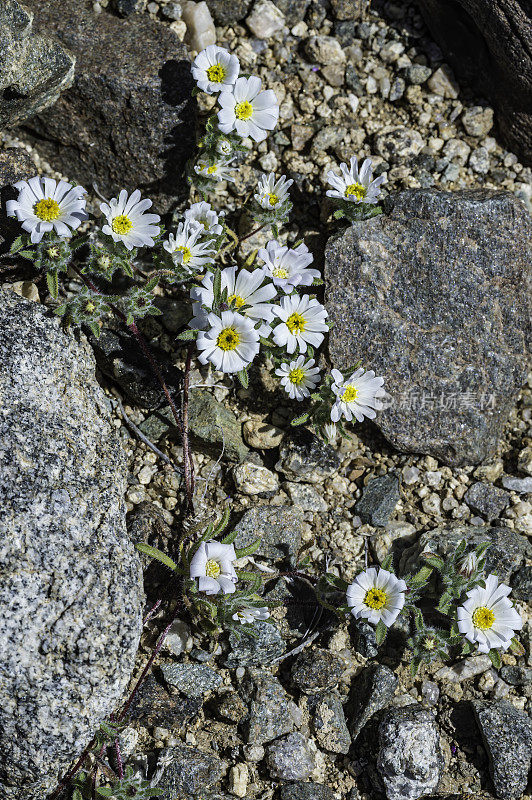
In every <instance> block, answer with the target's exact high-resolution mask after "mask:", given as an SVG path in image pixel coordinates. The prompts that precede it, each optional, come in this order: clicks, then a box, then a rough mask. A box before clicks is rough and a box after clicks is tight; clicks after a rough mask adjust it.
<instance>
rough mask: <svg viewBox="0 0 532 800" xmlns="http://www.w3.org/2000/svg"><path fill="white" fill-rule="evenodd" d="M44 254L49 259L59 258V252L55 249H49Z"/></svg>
mask: <svg viewBox="0 0 532 800" xmlns="http://www.w3.org/2000/svg"><path fill="white" fill-rule="evenodd" d="M46 252H47V254H48V256H49V257H50V258H59V250H58V249H57V247H49V248H48V250H47V251H46Z"/></svg>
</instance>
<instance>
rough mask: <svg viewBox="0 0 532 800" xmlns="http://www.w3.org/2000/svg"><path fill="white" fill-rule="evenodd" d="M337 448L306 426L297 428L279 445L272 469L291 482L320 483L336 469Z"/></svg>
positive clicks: (337, 461)
mask: <svg viewBox="0 0 532 800" xmlns="http://www.w3.org/2000/svg"><path fill="white" fill-rule="evenodd" d="M339 466H340V457H339V455H338V453H337V452H336V450H335V449H334V448H333V447H331V446H330V445H329V444H326V442H324V441H322V440H321V439H318V437H317V436H315V435H314V434H313V433H311V432H310V431H308V430H307V429H306V428H302V427H301V428H296V429H295V430H294V431H293V433H292V434H291V436H290V437H287V438H286V439H285V440H284V441H283V443H282V444H281V448H280V452H279V461H278V462H277V464H276V465H275V469H276V470H278V471H280V472H282V473H283V474H284V475H285V476H286V478H287V479H288V480H290V481H295V482H296V483H297V482H299V481H303V482H305V483H322V481H323V480H324V479H325V478H329V477H330V476H331V475H334V473H335V472H336V471H337V470H338V468H339Z"/></svg>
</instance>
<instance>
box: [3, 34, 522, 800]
mask: <svg viewBox="0 0 532 800" xmlns="http://www.w3.org/2000/svg"><path fill="white" fill-rule="evenodd" d="M239 73H240V65H239V63H238V59H237V58H236V57H235V56H234V55H232V54H231V53H229V52H228V51H227V50H225V49H224V48H221V47H218V46H215V45H212V46H210V47H208V48H206V50H204V51H203V52H202V53H200V54H199V55H198V56H197V57H196V59H195V61H194V64H193V66H192V74H193V76H194V78H195V80H196V82H197V86H198V89H200V90H202V91H205V92H206V93H208V94H210V95H217V102H218V105H219V108H218V109H217V110H214V112H213V113H212V114H211V116H210V117H209V119H208V120H207V122H206V124H205V131H204V134H203V135H202V137H201V138H200V141H199V143H198V145H199V148H198V156H197V157H196V159H195V160H193V161H192V162H191V164H190V165H189V169H188V177H189V181H190V183H191V185H192V186H193V189H194V191H196V192H197V195H196V198H194V199H195V200H196V202H193V203H192V204H191V205H190V207H189V208H188V209H186V210H185V211H184V213H183V214H182V215H180V216H177V219H176V218H175V217H174V219H176V221H175V223H174V227H173V229H172V230H170V231H168V232H166V231H165V230H164V229H163V225H162V222H161V219H160V217H159V215H157V214H154V213H150V212H149V209H150V208H151V205H152V203H151V200H150V199H148V198H142V196H141V193H140V191H139V190H135V191H133V192H132V193H128V192H127V191H126V190H125V189H123V190H121V191H120V192H119V194H118V196H117V197H115V198H113V199H112V200H110V201H109V202H103V203H102V204H101V205H100V211H101V217H100V218H99V219H98V220H97V221H96V225H95V226H94V227H93V229H92V230H90V231H89V232H88V233H84V234H82V235H73V234H74V231H76V230H77V229H78V228H79V226H80V225H81V224H82V222H85V221H86V219H87V213H86V211H85V199H84V195H85V190H84V189H83V188H82V187H78V186H73V185H71V184H67V183H66V182H62V181H61V182H59V183H56V182H55V181H52V180H51V179H48V178H40V177H35V178H32V179H30V180H29V181H27V182H21V183H19V184H17V185H16V188H17V189H18V190H19V196H18V198H17V200H15V201H10V203H9V204H8V207H7V210H8V213H9V214H10V215H11V216H16V217H17V218H18V219H19V221H20V222H21V224H22V229H23V231H24V233H23V234H22V235H21V236H20V237H19V239H18V240H17V242H15V244H14V246H13V248H12V254H13V255H17V254H19V255H21V256H22V257H24V258H27V259H31V260H32V261H33V263H34V264H35V266H36V267H37V269H39V270H40V271H41V272H44V273H45V274H46V279H47V285H48V287H49V290H50V294H51V296H52V299H53V300H54V301H55V300H57V301H58V302H59V304H58V305H57V307H56V309H55V310H56V313H58V314H59V315H60V316H62V317H63V319H64V321H65V324H66V325H78V326H86V327H88V328H89V329H90V330H91V331H92V333H93V334H94V335H95V336H98V335H99V332H100V328H101V325H102V320H104V319H105V317H106V316H107V315H110V314H114V315H115V316H116V317H117V318H118V319H119V320H121V321H122V322H123V323H124V324H125V325H126V326H127V328H128V330H129V332H130V333H131V334H132V335H133V336H134V337H135V338H136V341H138V342H139V345H140V348H141V349H142V352H143V355H144V356H145V357H146V358H147V359H148V361H149V363H150V365H151V366H152V370H153V372H154V375H155V376H156V378H157V380H158V381H159V383H160V385H161V387H162V389H163V391H164V392H165V396H166V398H167V400H168V402H169V404H170V407H171V410H172V413H173V416H174V419H175V423H176V426H177V429H178V430H179V432H180V435H181V438H182V442H183V481H184V486H185V497H186V506H185V507H186V512H187V516H186V519H187V521H189V522H190V525H189V526H187V527H185V526H184V527H183V530H182V531H181V532H180V538H179V542H178V544H179V546H178V548H177V550H176V552H177V554H178V555H177V556H176V560H175V561H174V560H173V559H172V558H171V557H170V556H169V555H167V554H165V553H162V552H161V551H158V550H157V549H156V548H153V547H151V546H149V545H146V544H142V543H139V544H138V545H137V547H138V549H139V550H140V551H141V552H143V553H145V554H147V555H149V556H151V557H152V558H155V559H158V560H159V561H160V562H161V563H163V564H164V565H165V567H166V568H168V569H169V570H170V571H171V572H173V573H175V576H176V577H177V578H178V581H179V583H178V586H179V589H178V591H179V598H178V599H179V601H180V603H181V604H182V605H180V603H178V604H177V608H178V609H179V608H181V607H182V606H184V607H185V608H186V609H187V611H188V613H189V614H190V616H191V619H192V621H193V623H194V624H195V625H197V627H198V629H200V630H201V631H203V632H205V633H207V634H208V635H212V636H213V637H217V636H218V635H219V634H220V632H222V631H225V630H231V631H232V632H233V633H234V635H235V636H238V635H241V631H246V630H248V631H252V630H253V627H254V626H257V625H258V624H260V625H262V624H271V622H270V609H271V608H272V607H273V605H275V604H274V603H273V601H272V602H266V600H265V598H264V596H263V587H264V577H263V574H262V573H261V572H260V571H259V570H257V569H253V570H250V571H248V570H247V568H246V569H243V568H242V567H241V566H240V559H244V558H246V557H249V556H251V555H253V553H254V552H256V550H257V548H258V546H259V544H260V541H259V540H257V541H256V542H254V543H252V544H251V545H249V546H248V547H245V548H238V547H237V546H236V545H235V539H236V530H233V531H232V532H231V533H229V534H227V535H224V532H225V529H226V528H227V525H228V523H229V515H230V509H229V508H227V509H225V511H224V514H223V516H222V519H221V521H219V522H218V523H216V524H214V523H209V524H208V525H205V524H204V522H203V520H202V519H201V516H200V521H199V522H197V517H195V516H194V513H193V512H194V502H195V499H196V497H195V494H194V487H195V482H194V463H193V460H192V458H191V455H190V442H189V438H188V428H187V423H186V420H187V415H188V405H187V404H188V388H189V387H188V379H189V377H190V371H191V366H192V364H193V360H194V357H196V359H197V362H198V363H199V365H201V367H202V368H205V371H206V372H209V371H211V370H215V371H216V372H218V373H221V376H220V375H218V376H217V380H220V381H224V380H225V381H226V382H227V383H229V384H231V383H232V385H234V386H237V385H238V384H237V383H236V381H239V382H240V383H241V384H242V385H243V386H244V387H247V386H249V385H250V381H255V380H256V377H255V374H254V372H253V369H250V368H252V366H253V365H255V364H257V363H258V361H259V359H260V358H261V357H264V359H265V363H266V364H267V365H268V368H269V369H270V370H271V372H272V373H273V375H275V377H276V378H277V379H278V387H279V390H280V391H281V392H282V393H283V394H282V395H281V396H282V397H283V398H284V400H285V401H286V402H287V401H288V400H290V401H293V403H294V404H296V403H298V404H301V405H302V407H303V411H302V412H301V413H299V415H298V416H297V417H296V419H295V420H293V423H292V424H296V425H299V424H305V423H308V424H309V425H312V426H313V427H314V430H315V431H316V432H317V433H318V434H319V435H321V436H322V437H323V438H325V439H326V440H328V441H331V442H332V443H335V442H336V440H337V438H338V437H339V436H343V435H345V434H346V429H345V427H344V426H345V425H346V424H348V423H351V422H353V420H356V421H357V422H361V421H362V420H363V419H365V418H368V419H374V418H375V417H376V414H377V413H378V412H379V411H380V410H381V409H382V408H383V401H384V397H385V391H384V378H383V377H381V376H377V375H376V374H375V372H374V370H372V369H370V368H368V369H366V367H365V366H363V365H361V364H354V365H351V366H347V367H345V368H344V369H343V370H342V371H340V370H338V369H333V370H332V371H330V370H329V369H328V368H327V360H326V357H325V356H324V354H323V353H321V352H320V348H321V347H322V345H323V344H324V343H325V342H326V336H327V334H328V331H329V325H328V314H327V310H326V308H325V306H324V305H323V303H322V302H320V296H319V294H318V292H319V291H320V289H319V286H320V284H321V283H322V281H321V279H320V272H319V270H317V269H315V268H312V267H311V266H310V265H311V264H312V263H313V256H312V254H311V253H310V252H309V250H308V248H307V246H306V245H305V243H304V242H302V241H300V242H297V241H294V242H292V240H291V239H290V236H289V235H288V234H287V233H286V232H281V230H280V229H281V228H282V226H283V225H284V224H285V223H286V221H287V220H288V217H289V214H290V212H291V209H292V203H291V200H290V188H291V186H292V184H293V181H292V179H289V178H287V177H286V176H276V175H275V174H274V173H270V174H268V175H264V176H262V177H261V178H260V180H259V181H258V185H257V186H256V190H255V191H253V192H252V193H251V195H252V196H251V197H250V201H249V206H247V207H246V209H245V211H246V214H247V222H249V219H251V220H252V221H253V222H254V224H256V225H258V228H257V229H256V231H255V230H252V231H251V233H250V234H246V236H243V237H242V238H240V237H239V236H238V234H237V233H235V232H234V231H232V230H231V229H230V228H229V227H228V218H229V219H230V215H224V214H223V213H218V211H217V210H216V208H217V205H216V198H215V197H214V198H213V199H212V202H209V201H208V200H207V194H208V193H209V192H216V190H217V189H219V188H220V184H222V183H223V182H224V181H229V182H231V181H234V180H235V171H236V169H237V166H236V163H237V156H238V154H239V153H242V152H245V150H246V145H245V143H244V141H243V140H244V139H246V138H247V137H249V138H251V139H252V140H254V141H255V142H262V141H264V140H265V139H266V138H267V136H268V134H269V132H270V131H272V130H274V128H275V126H276V124H277V121H278V118H279V107H278V103H277V99H276V97H275V94H274V93H273V92H272V91H271V90H269V89H267V88H263V87H262V82H261V80H260V79H259V78H258V77H257V76H250V77H245V76H240V74H239ZM340 173H341V174H340V176H339V175H337V174H336V173H334V172H331V173H329V175H328V179H329V183H330V185H331V186H332V189H331V190H329V191H327V195H328V196H329V198H330V200H331V201H332V202H333V203H336V204H337V205H338V208H337V211H336V212H335V214H334V216H335V217H336V218H337V219H339V218H341V217H347V218H348V219H350V220H352V221H353V222H356V221H357V220H358V221H361V220H364V219H366V218H368V217H369V216H371V215H372V214H374V213H380V208H379V206H378V198H379V195H380V191H381V189H380V187H381V184H382V183H383V180H384V179H383V176H380V177H378V178H377V179H373V172H372V164H371V161H370V160H369V159H366V160H365V161H364V163H363V164H362V166H361V167H360V169H359V167H358V161H357V159H356V157H354V156H353V158H351V161H350V166H349V167H348V166H347V164H342V165H341V167H340ZM198 197H201V199H197V198H198ZM236 229H237V230H240V228H239V227H238V226H237V228H236ZM260 230H263V231H264V232H265V233H267V236H266V242H265V245H264V247H260V248H258V252H257V251H256V250H253V251H252V252H251V254H250V255H249V256H248V257H247V258H246V259H245V260H244V258H243V256H241V254H240V253H241V251H240V250H239V247H240V243H241V242H242V241H243V240H244V239H245V238H246V237H249V236H251V235H252V234H253V233H256V232H257V231H260ZM69 268H71V269H72V270H73V273H74V275H75V276H76V277H77V279H78V280H79V281H80V282H81V284H82V288H81V290H80V291H78V293H77V294H75V295H74V296H72V295H67V294H65V293H64V292H63V296H62V297H61V299H60V300H59V293H60V284H59V279H58V278H59V275H60V274H64V273H66V272H67V270H68V269H69ZM146 272H147V273H148V274H147V276H146V274H145V273H146ZM116 273H121V274H122V275H123V276H125V277H126V278H127V280H128V286H127V289H126V290H125V291H123V292H122V293H121V294H117V293H116V291H117V290H116V289H115V283H114V282H113V279H114V277H115V275H116ZM139 276H140V277H139ZM162 280H164V281H165V282H166V283H168V284H169V285H170V286H171V287H172V291H174V290H175V291H176V293H178V296H179V297H180V298H182V299H183V300H185V301H188V303H189V306H190V310H191V317H192V318H191V319H190V322H184V323H183V326H182V327H183V330H182V331H181V332H180V333H179V334H178V336H177V341H178V342H180V341H181V342H182V343H183V344H186V347H187V354H186V359H185V378H184V381H183V389H182V391H181V396H182V400H181V407H180V408H178V407H177V405H176V404H175V401H174V400H173V399H172V397H171V394H170V391H169V389H168V387H167V386H166V383H165V382H164V377H163V375H162V372H161V370H160V368H159V367H158V365H157V363H156V360H155V358H154V356H153V354H151V352H150V349H149V346H148V344H147V343H146V342H145V341H144V340H143V338H142V337H141V334H140V331H139V329H138V326H137V322H138V321H139V320H141V319H142V318H144V317H146V316H150V315H160V314H161V310H160V308H159V307H158V306H157V304H156V302H155V301H156V297H155V295H154V292H155V290H156V287H157V286H158V284H159V282H160V281H162ZM159 291H160V290H159ZM368 366H371V365H368ZM208 377H209V378H211V377H212V376H210V375H208ZM235 378H236V380H235ZM255 387H256V384H254V385H253V386H252V388H255ZM287 396H288V397H287ZM193 521H194V525H193V524H192V522H193ZM196 523H197V524H196ZM424 560H425V562H426V563H425V565H422V566H421V567H420V568H419V570H418V572H416V573H415V574H410V573H408V574H405V575H402V576H399V575H396V574H395V572H394V568H393V559H391V557H388V558H387V559H385V560H384V561H383V562H382V563H381V564H380V565H379V566H369V567H367V568H366V569H364V570H363V571H361V572H360V573H359V574H358V575H357V576H356V577H355V579H354V580H353V581H351V583H349V584H348V583H347V582H346V581H344V580H343V579H342V578H341V575H338V574H336V573H331V572H327V571H326V570H324V572H323V574H321V575H319V576H306V577H307V579H308V583H309V586H310V587H311V588H312V591H313V592H314V596H315V602H316V604H322V605H323V606H324V607H326V608H327V609H328V610H330V611H332V612H333V613H335V614H336V615H337V616H338V617H339V618H340V619H343V620H345V619H346V618H354V619H357V620H358V619H364V620H367V621H368V623H369V624H371V625H373V626H374V627H375V635H376V639H377V643H378V644H382V643H383V641H384V640H385V638H386V635H387V632H388V630H389V629H390V628H391V627H392V626H393V625H395V624H396V623H397V622H398V620H400V619H401V618H402V621H403V622H404V623H405V624H407V625H408V626H409V628H410V632H411V635H410V637H409V639H408V646H409V647H410V649H411V650H412V654H413V656H412V666H413V669H417V668H418V667H419V665H420V664H421V663H429V662H430V661H431V660H434V659H435V658H448V657H450V654H452V653H455V652H457V651H458V649H460V648H461V652H462V653H467V652H470V651H471V650H472V649H473V647H476V648H477V649H478V650H479V651H480V652H489V654H490V658H491V659H492V661H493V663H494V664H495V665H498V664H499V663H500V662H499V659H500V652H501V651H502V652H504V651H506V650H508V649H510V648H511V649H513V650H514V651H515V648H516V647H517V646H518V645H517V643H516V639H515V636H514V634H515V633H516V632H517V631H519V630H520V628H521V627H522V620H521V618H520V616H519V614H518V611H517V609H516V608H514V606H513V604H512V602H511V600H510V599H509V594H510V589H509V587H507V586H505V585H504V584H500V583H499V582H498V579H497V578H496V577H495V576H493V575H489V576H488V577H487V578H486V577H485V576H484V568H485V547H483V546H481V547H479V548H477V549H476V550H474V551H471V552H469V553H468V552H466V546H465V543H463V544H462V543H461V545H460V546H459V547H458V548H457V551H456V553H455V554H454V555H453V556H452V557H449V558H447V559H446V560H444V559H442V558H440V557H439V556H437V555H435V554H431V553H427V554H424ZM252 563H253V562H252ZM255 566H257V565H255ZM339 572H340V573H341V567H340V569H339ZM433 572H437V573H438V575H439V580H440V582H441V584H442V586H443V590H442V592H441V595H440V597H439V600H438V603H437V606H436V608H435V609H434V611H433V613H434V614H435V615H439V616H438V618H437V620H436V621H435V620H433V619H430V620H429V622H426V621H425V618H424V616H423V613H422V611H421V608H420V605H419V600H420V598H421V593H422V591H423V590H424V589H425V587H428V586H429V581H430V580H431V576H432V573H433ZM266 575H269V573H266ZM299 575H300V576H301V575H303V576H304V573H301V572H299ZM439 623H441V627H439ZM157 652H158V649H157V648H155V650H154V653H153V658H155V656H156V655H157ZM126 711H127V707H126ZM109 729H110V730H111V736H112V741H113V742H114V743H115V744H116V742H117V741H118V738H117V736H118V733H117V731H118V728H116V727H113V725H110V727H109ZM115 786H118V789H120V786H119V781H117V783H116V784H115ZM115 786H113V793H114V794H115V795H116V796H120V792H119V791H118V789H117V790H116V791H115ZM124 787H125V788H124ZM122 788H124V791H126V789H127V785H126V783H124V784H123V787H122ZM91 791H92V790H91ZM109 794H110V792H107V796H109ZM126 794H127V792H126ZM103 796H105V792H103ZM146 796H149V793H148V794H147V795H146Z"/></svg>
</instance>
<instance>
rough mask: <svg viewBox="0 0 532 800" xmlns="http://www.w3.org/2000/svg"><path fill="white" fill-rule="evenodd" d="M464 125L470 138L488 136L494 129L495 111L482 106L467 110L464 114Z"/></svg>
mask: <svg viewBox="0 0 532 800" xmlns="http://www.w3.org/2000/svg"><path fill="white" fill-rule="evenodd" d="M462 125H463V126H464V128H465V131H466V133H468V134H469V135H470V136H478V137H480V136H487V135H488V133H489V132H490V131H491V129H492V128H493V109H492V108H483V107H482V106H471V107H470V108H466V110H465V111H464V113H463V114H462Z"/></svg>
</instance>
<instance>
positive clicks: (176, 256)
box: [163, 219, 216, 273]
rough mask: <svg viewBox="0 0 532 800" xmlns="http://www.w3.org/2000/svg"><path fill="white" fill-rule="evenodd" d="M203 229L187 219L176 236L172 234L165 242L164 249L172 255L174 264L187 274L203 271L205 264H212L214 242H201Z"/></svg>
mask: <svg viewBox="0 0 532 800" xmlns="http://www.w3.org/2000/svg"><path fill="white" fill-rule="evenodd" d="M203 230H204V229H203V227H200V226H199V225H197V224H194V223H193V222H192V221H191V220H189V219H186V220H185V221H184V222H180V223H179V225H178V226H177V228H176V232H175V234H173V233H171V234H170V235H169V237H168V239H167V240H166V241H165V242H163V247H164V249H165V250H166V251H167V252H168V253H170V255H171V256H172V258H173V260H174V262H175V263H176V264H180V265H181V266H182V267H183V268H184V269H185V270H186V271H187V272H189V273H194V272H198V271H200V270H201V268H202V267H203V266H204V265H205V264H212V262H213V260H214V254H215V252H216V251H215V250H214V248H213V247H212V246H211V245H212V242H213V240H212V239H207V240H206V241H203V242H202V241H201V237H202V235H203Z"/></svg>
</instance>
